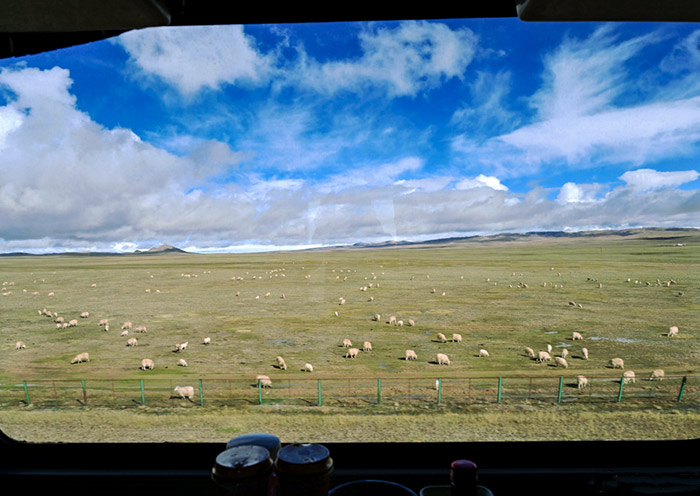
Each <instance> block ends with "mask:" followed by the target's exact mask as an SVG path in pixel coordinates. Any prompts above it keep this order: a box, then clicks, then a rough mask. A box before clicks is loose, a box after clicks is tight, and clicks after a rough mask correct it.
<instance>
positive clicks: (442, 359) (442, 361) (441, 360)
mask: <svg viewBox="0 0 700 496" xmlns="http://www.w3.org/2000/svg"><path fill="white" fill-rule="evenodd" d="M437 363H438V365H449V364H450V359H449V358H448V357H447V355H445V354H444V353H438V354H437Z"/></svg>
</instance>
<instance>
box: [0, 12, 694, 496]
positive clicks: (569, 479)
mask: <svg viewBox="0 0 700 496" xmlns="http://www.w3.org/2000/svg"><path fill="white" fill-rule="evenodd" d="M225 4H226V2H213V1H200V2H196V1H195V2H190V1H188V0H174V1H173V0H171V1H167V0H162V1H161V0H143V1H137V0H131V1H128V2H123V1H117V0H110V1H100V2H93V1H91V0H86V1H80V0H56V1H53V2H51V1H43V0H25V1H22V0H16V1H12V0H3V1H2V2H0V23H1V24H2V29H1V30H2V31H4V33H0V43H1V44H2V55H1V56H2V57H15V56H20V55H25V54H31V53H38V52H41V51H46V50H51V49H54V48H60V47H65V46H70V45H74V44H80V43H85V42H89V41H92V40H97V39H101V38H104V37H109V36H113V35H115V34H118V33H121V32H124V31H127V30H129V29H133V28H140V27H146V26H153V25H195V24H199V25H201V24H245V23H269V22H315V21H335V20H362V19H370V20H371V19H417V18H425V19H428V18H432V19H437V18H463V17H517V16H520V17H521V19H523V22H550V21H556V20H569V21H570V20H584V21H585V20H593V19H595V20H635V21H644V20H661V21H670V22H698V21H700V5H699V4H698V3H697V2H694V1H681V2H679V1H667V2H656V1H652V0H645V1H640V2H608V1H604V0H600V1H590V2H587V1H580V2H579V1H547V0H540V1H537V0H528V1H524V2H517V1H513V0H511V1H505V2H504V1H500V2H475V3H474V5H471V4H470V3H457V4H453V6H452V7H449V8H447V7H445V8H442V9H441V8H439V7H431V6H426V7H424V8H419V7H414V8H412V7H409V6H406V7H405V8H398V9H392V10H391V12H390V13H386V12H383V11H382V10H381V9H379V10H378V9H377V8H376V7H373V8H369V7H365V8H361V7H360V6H355V5H352V6H343V5H337V6H331V5H330V4H329V5H326V6H322V7H319V8H315V9H311V8H307V9H305V8H298V7H297V6H295V5H294V6H292V5H288V6H286V7H284V8H279V9H278V8H269V9H268V8H265V7H259V8H256V7H254V6H253V8H252V10H251V11H246V10H242V11H237V9H235V10H234V9H231V8H230V7H228V8H225V7H224V5H225ZM346 7H350V8H346ZM616 9H619V10H616ZM557 427H558V428H565V426H553V428H557ZM0 428H1V426H0ZM459 428H460V429H469V428H470V426H469V423H468V418H465V422H464V424H463V425H461V426H459ZM260 431H261V432H263V431H264V428H263V427H262V426H261V429H260ZM409 441H410V440H409ZM325 446H327V447H328V449H329V451H330V453H331V456H332V458H333V462H334V467H335V468H334V471H333V474H332V481H331V485H332V486H338V485H340V484H342V483H345V482H349V481H356V480H370V479H371V480H384V481H391V482H395V483H398V484H402V485H404V486H406V487H409V488H412V489H413V490H414V491H416V494H417V491H418V490H419V489H420V488H422V487H425V486H429V485H441V484H446V483H448V482H449V467H450V464H451V462H452V461H454V460H457V459H465V458H467V459H470V460H473V461H474V462H475V463H476V464H477V465H478V467H479V481H480V483H481V484H482V485H484V486H486V487H488V488H489V489H490V490H491V491H492V492H493V494H496V495H500V496H503V495H516V494H517V495H522V494H535V493H541V492H551V491H555V492H556V493H557V494H567V495H578V494H581V495H589V494H591V495H592V494H610V495H618V494H619V495H627V494H673V495H685V494H688V495H690V494H700V463H699V462H700V456H699V455H698V453H700V439H690V440H670V441H580V442H576V441H574V442H572V441H551V442H550V441H547V442H505V441H504V442H475V443H461V442H459V443H431V442H421V443H411V442H406V443H343V442H330V443H325ZM223 448H224V445H223V444H220V443H162V444H161V443H142V444H134V443H123V444H122V443H105V444H102V443H80V442H77V443H27V442H20V441H17V440H14V439H12V438H10V437H8V436H6V435H4V434H1V435H0V474H2V478H3V482H4V486H5V488H6V489H5V492H6V493H7V494H10V492H8V488H11V487H14V488H16V490H22V491H28V490H29V491H39V492H46V493H50V494H62V493H69V492H70V493H81V494H169V495H177V494H183V495H184V494H198V495H206V494H217V492H216V488H215V487H214V485H213V484H212V480H211V470H212V464H213V462H214V460H215V458H216V456H217V454H219V453H220V452H221V451H222V449H223ZM377 494H379V493H377Z"/></svg>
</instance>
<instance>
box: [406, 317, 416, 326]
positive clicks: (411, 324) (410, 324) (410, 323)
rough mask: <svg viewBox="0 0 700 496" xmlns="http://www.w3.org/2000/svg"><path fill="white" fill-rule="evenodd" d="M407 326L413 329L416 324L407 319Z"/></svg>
mask: <svg viewBox="0 0 700 496" xmlns="http://www.w3.org/2000/svg"><path fill="white" fill-rule="evenodd" d="M408 325H409V326H411V327H413V326H414V325H416V323H415V322H414V321H413V320H412V319H408Z"/></svg>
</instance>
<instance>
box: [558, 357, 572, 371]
mask: <svg viewBox="0 0 700 496" xmlns="http://www.w3.org/2000/svg"><path fill="white" fill-rule="evenodd" d="M554 361H555V362H556V363H557V366H558V367H564V368H565V369H568V368H569V364H568V363H567V362H566V360H564V359H563V358H562V357H554Z"/></svg>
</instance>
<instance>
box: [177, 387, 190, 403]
mask: <svg viewBox="0 0 700 496" xmlns="http://www.w3.org/2000/svg"><path fill="white" fill-rule="evenodd" d="M173 392H175V393H177V394H179V395H180V398H182V399H183V400H184V399H188V400H190V401H192V399H193V398H194V388H193V387H192V386H175V389H173Z"/></svg>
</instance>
